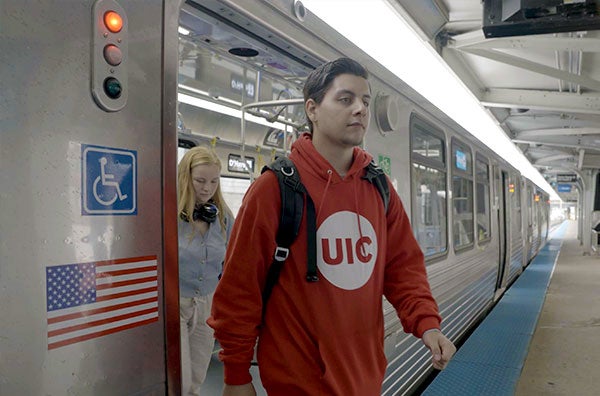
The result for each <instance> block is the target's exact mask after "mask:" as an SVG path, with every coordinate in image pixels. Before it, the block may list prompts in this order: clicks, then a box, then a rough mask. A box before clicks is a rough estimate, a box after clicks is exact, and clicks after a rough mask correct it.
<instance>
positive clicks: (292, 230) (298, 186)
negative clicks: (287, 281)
mask: <svg viewBox="0 0 600 396" xmlns="http://www.w3.org/2000/svg"><path fill="white" fill-rule="evenodd" d="M267 170H271V171H273V172H274V173H275V175H276V176H277V181H278V182H279V191H280V194H281V215H280V220H279V228H278V230H277V235H276V236H275V241H276V243H277V248H276V249H275V253H274V255H273V262H272V264H271V266H270V267H269V271H268V273H267V279H266V282H265V288H264V289H263V314H264V310H265V308H266V303H267V300H268V299H269V297H270V296H271V292H272V291H273V287H274V286H275V284H276V283H277V280H278V279H279V274H280V272H281V269H282V268H283V263H284V262H285V260H286V259H287V257H288V255H289V247H290V245H291V244H292V242H294V239H296V236H297V235H298V230H299V229H300V223H301V221H302V211H303V208H304V194H305V192H306V189H305V188H304V186H303V185H302V182H301V181H300V175H298V171H297V170H296V167H295V166H294V163H293V162H292V161H291V160H290V159H289V158H287V157H279V158H278V159H277V160H275V161H274V162H272V163H271V164H270V165H266V166H265V167H263V169H262V170H261V173H264V172H266V171H267Z"/></svg>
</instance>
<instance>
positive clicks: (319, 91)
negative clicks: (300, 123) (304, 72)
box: [303, 58, 369, 132]
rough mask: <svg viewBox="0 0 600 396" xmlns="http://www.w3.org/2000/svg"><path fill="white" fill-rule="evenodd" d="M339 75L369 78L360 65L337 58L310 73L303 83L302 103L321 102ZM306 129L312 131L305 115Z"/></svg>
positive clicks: (310, 123) (350, 60) (365, 70)
mask: <svg viewBox="0 0 600 396" xmlns="http://www.w3.org/2000/svg"><path fill="white" fill-rule="evenodd" d="M340 74H352V75H355V76H358V77H362V78H364V79H368V78H369V72H368V71H367V69H365V68H364V67H363V66H362V65H361V64H360V63H358V62H357V61H355V60H353V59H350V58H339V59H336V60H334V61H330V62H327V63H324V64H322V65H321V66H319V67H317V68H316V69H315V70H313V71H312V72H310V74H309V75H308V77H306V82H305V83H304V90H303V92H304V103H306V101H307V100H308V99H312V100H314V101H315V102H316V103H317V104H319V103H321V102H322V101H323V98H324V97H325V93H326V92H327V90H328V89H329V87H330V86H331V83H332V82H333V80H334V79H335V78H336V77H337V76H339V75H340ZM306 122H307V123H308V128H309V129H310V131H311V132H312V131H313V124H312V122H311V120H310V119H309V118H308V115H306Z"/></svg>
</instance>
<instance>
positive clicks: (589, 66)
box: [388, 0, 600, 202]
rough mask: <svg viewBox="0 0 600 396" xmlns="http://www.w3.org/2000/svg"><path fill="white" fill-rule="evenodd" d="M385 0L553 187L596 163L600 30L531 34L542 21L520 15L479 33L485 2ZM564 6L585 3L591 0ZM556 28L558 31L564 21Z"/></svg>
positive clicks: (599, 158)
mask: <svg viewBox="0 0 600 396" xmlns="http://www.w3.org/2000/svg"><path fill="white" fill-rule="evenodd" d="M388 1H390V3H392V4H393V5H394V6H395V8H396V9H397V10H398V11H399V12H400V13H401V14H402V15H403V16H404V17H405V18H406V19H407V20H408V21H409V23H411V25H412V26H413V28H415V29H416V30H417V31H418V32H419V33H420V34H421V35H422V37H423V38H424V39H426V40H427V41H429V43H430V44H431V45H432V46H434V48H436V50H437V51H438V53H439V54H440V55H441V57H442V58H443V59H444V61H445V62H446V63H447V64H448V66H449V67H450V68H451V69H452V70H453V71H454V73H455V74H456V75H457V76H458V77H459V78H460V79H461V80H462V81H463V83H464V84H465V85H466V86H467V87H468V88H469V89H470V90H471V92H473V94H474V95H475V97H477V98H478V99H479V101H480V102H481V104H482V105H483V106H485V108H487V109H488V111H489V112H490V113H491V115H492V116H493V117H494V118H495V119H496V120H497V121H498V123H499V124H500V126H501V127H502V129H503V130H504V132H505V133H506V134H507V136H508V137H509V138H510V139H511V140H512V141H513V142H514V143H515V144H516V145H517V146H518V147H519V149H520V150H521V151H522V152H523V153H524V154H525V156H526V157H527V158H528V159H529V161H530V162H531V163H532V164H533V165H534V166H535V167H536V168H537V169H538V170H539V171H540V173H541V174H542V175H543V176H544V177H545V178H546V180H548V182H549V183H550V184H551V185H552V186H553V187H554V188H555V189H557V185H558V184H561V183H560V180H559V181H558V183H557V176H559V177H560V175H564V174H576V175H581V174H582V172H584V171H586V170H596V169H599V168H600V30H595V29H597V28H598V27H596V28H595V29H594V28H593V27H592V28H591V29H590V30H587V31H585V30H584V31H567V32H564V31H563V32H549V33H545V34H530V32H531V31H534V30H533V29H538V28H539V26H540V25H539V24H538V25H536V22H538V21H544V20H543V19H537V20H535V21H533V19H532V21H533V22H532V23H527V22H528V21H529V20H525V21H526V23H525V24H522V25H518V24H513V27H512V28H510V27H509V28H508V30H504V31H502V32H501V33H498V32H497V31H493V32H491V33H490V31H489V30H486V33H484V29H483V27H484V25H486V28H487V27H488V26H491V24H490V22H489V21H490V18H492V17H493V16H490V14H489V13H486V15H485V17H486V21H487V22H486V23H485V24H484V2H483V1H480V0H420V1H418V2H417V1H414V0H388ZM486 2H488V3H489V0H486ZM492 3H505V4H508V3H511V2H507V1H504V2H502V1H499V0H496V1H492ZM515 3H516V4H521V7H525V6H526V4H527V3H529V4H530V5H531V8H535V9H533V10H532V11H531V12H537V13H540V12H542V11H544V12H547V11H550V12H553V11H554V10H556V8H552V9H549V10H547V9H544V7H541V6H537V5H536V4H542V3H543V4H551V3H552V4H558V3H563V2H562V1H545V2H544V1H542V2H540V1H537V3H536V2H535V1H529V2H527V1H521V2H512V4H515ZM564 3H580V5H581V6H583V3H591V2H590V1H587V2H583V1H579V2H578V1H565V2H564ZM488 6H489V5H488ZM506 7H508V6H506ZM511 12H513V13H514V15H515V16H514V17H513V18H512V20H515V18H519V15H518V14H517V12H523V10H519V11H516V10H514V9H513V10H512V11H511ZM504 13H505V15H503V17H506V18H507V21H509V20H510V18H508V17H507V15H509V14H508V13H507V10H504ZM515 26H523V28H519V29H517V28H514V27H515ZM552 26H553V25H552V24H551V25H550V28H549V29H550V30H551V31H553V27H552ZM556 26H559V27H557V30H559V29H560V26H561V22H557V23H556ZM599 27H600V25H599ZM563 28H564V27H563ZM528 29H529V30H528ZM546 29H548V28H547V27H546ZM592 29H594V30H592ZM490 34H493V35H494V36H490ZM500 34H502V35H503V36H499V35H500ZM563 187H564V185H563ZM558 194H559V196H560V197H561V198H562V199H563V200H564V201H571V202H572V201H574V200H577V193H576V189H575V188H573V189H572V191H571V192H562V191H558Z"/></svg>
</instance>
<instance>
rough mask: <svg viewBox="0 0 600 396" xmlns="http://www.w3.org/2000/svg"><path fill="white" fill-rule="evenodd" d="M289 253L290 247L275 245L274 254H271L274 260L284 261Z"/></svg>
mask: <svg viewBox="0 0 600 396" xmlns="http://www.w3.org/2000/svg"><path fill="white" fill-rule="evenodd" d="M289 254H290V249H288V248H283V247H280V246H277V248H276V249H275V254H274V255H273V258H274V259H275V260H276V261H285V260H286V259H287V258H288V255H289Z"/></svg>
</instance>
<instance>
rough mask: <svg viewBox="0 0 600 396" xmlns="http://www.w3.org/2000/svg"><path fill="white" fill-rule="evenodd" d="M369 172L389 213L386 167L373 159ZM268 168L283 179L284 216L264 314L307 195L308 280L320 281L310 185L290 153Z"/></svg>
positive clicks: (314, 217) (368, 174) (369, 177)
mask: <svg viewBox="0 0 600 396" xmlns="http://www.w3.org/2000/svg"><path fill="white" fill-rule="evenodd" d="M365 169H366V173H365V175H364V176H363V177H362V178H363V179H366V180H368V181H369V182H370V183H373V184H374V185H375V187H377V191H379V194H380V195H381V198H382V199H383V205H384V207H385V211H386V213H387V209H388V204H389V201H390V189H389V186H388V183H387V178H386V176H385V173H384V172H383V170H382V169H381V168H380V167H379V166H377V165H376V164H375V162H373V161H371V162H370V163H369V165H367V166H366V167H365ZM267 170H271V171H273V172H275V175H276V176H277V181H278V182H279V190H280V193H281V218H280V222H279V229H278V230H277V236H276V237H275V241H276V242H277V248H276V249H275V254H274V255H273V263H272V264H271V267H270V268H269V272H268V273H267V279H266V283H265V288H264V290H263V315H264V312H265V309H266V306H267V301H268V300H269V297H270V296H271V292H272V291H273V287H274V286H275V284H276V283H277V280H278V279H279V274H280V272H281V269H282V268H283V263H284V262H285V260H286V259H287V257H288V255H289V247H290V245H291V244H292V242H293V241H294V239H296V236H297V235H298V230H299V229H300V222H301V221H302V210H303V208H304V197H306V198H307V200H306V210H307V213H306V222H307V235H308V238H307V243H308V262H307V268H306V281H307V282H317V281H318V280H319V277H318V276H317V262H316V256H317V247H316V246H317V245H316V238H317V227H316V222H317V219H316V217H317V216H316V214H315V204H314V203H313V200H312V199H311V197H310V195H308V192H307V191H306V188H305V187H304V185H303V184H302V182H301V181H300V175H299V174H298V171H297V170H296V167H295V165H294V163H293V162H292V161H291V160H290V159H289V158H287V157H279V158H278V159H276V160H275V161H274V162H272V163H271V164H270V165H266V166H264V167H263V168H262V170H261V173H264V172H265V171H267Z"/></svg>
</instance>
